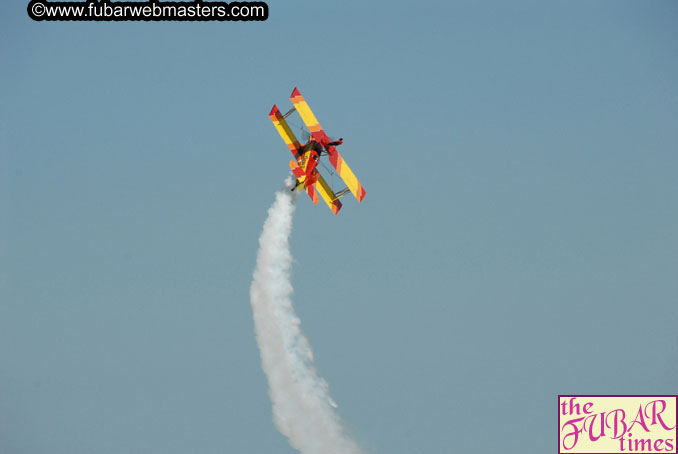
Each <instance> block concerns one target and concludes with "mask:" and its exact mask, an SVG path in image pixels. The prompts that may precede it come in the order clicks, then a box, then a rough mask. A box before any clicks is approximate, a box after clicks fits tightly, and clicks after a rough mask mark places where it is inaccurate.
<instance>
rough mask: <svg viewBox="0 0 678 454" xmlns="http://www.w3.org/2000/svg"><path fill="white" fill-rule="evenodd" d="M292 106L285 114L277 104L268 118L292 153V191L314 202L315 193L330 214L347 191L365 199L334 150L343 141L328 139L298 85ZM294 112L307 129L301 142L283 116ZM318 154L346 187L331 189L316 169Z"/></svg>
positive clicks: (361, 190)
mask: <svg viewBox="0 0 678 454" xmlns="http://www.w3.org/2000/svg"><path fill="white" fill-rule="evenodd" d="M290 99H291V100H292V104H293V107H292V109H291V110H289V111H288V112H287V113H285V114H282V113H281V112H280V110H279V109H278V106H276V105H274V106H273V109H271V113H270V114H269V117H270V118H271V121H273V124H274V125H275V128H276V129H277V130H278V132H279V133H280V137H282V139H283V140H284V141H285V143H286V144H287V147H288V148H289V149H290V151H291V152H292V155H294V159H292V160H291V161H290V169H291V170H292V173H293V174H294V177H295V178H296V185H295V187H294V188H292V190H295V189H300V188H302V189H303V190H305V191H306V193H308V195H309V197H310V198H311V200H313V203H315V204H317V203H318V194H320V197H321V198H322V199H323V200H324V201H325V203H326V204H327V206H329V207H330V210H332V212H333V213H334V214H337V213H339V210H340V209H341V202H340V201H339V199H340V198H341V197H343V196H344V195H346V194H348V193H349V192H350V193H351V194H353V195H354V196H355V198H356V199H358V202H362V200H363V198H365V189H364V188H363V187H362V185H361V184H360V182H359V181H358V179H357V178H356V176H355V175H354V174H353V171H352V170H351V168H350V167H349V166H348V164H346V161H344V159H343V158H342V157H341V155H340V154H339V152H338V151H337V147H338V146H339V145H341V144H342V143H343V140H342V139H339V140H334V141H333V140H331V139H330V138H329V136H328V135H327V134H326V133H325V131H324V130H323V128H322V126H320V123H318V120H317V119H316V118H315V115H313V112H312V111H311V108H310V107H309V106H308V103H307V102H306V100H304V97H303V96H301V93H300V92H299V89H298V88H295V89H294V91H293V92H292V95H291V96H290ZM294 112H298V113H299V116H300V117H301V119H302V120H303V122H304V124H305V125H306V127H307V128H308V130H309V140H308V142H306V143H305V144H301V143H300V142H299V140H297V138H296V137H295V135H294V133H293V132H292V129H290V126H289V124H288V123H287V120H286V118H287V117H289V116H290V115H292V114H293V113H294ZM321 156H327V157H328V158H329V161H330V164H332V166H333V167H334V169H335V170H336V174H337V175H339V176H340V177H341V179H342V180H343V181H344V183H346V188H344V189H341V190H339V191H337V192H334V191H333V190H332V188H331V187H330V185H329V184H327V181H326V180H325V178H323V176H322V175H321V174H320V172H319V171H318V164H319V162H320V158H321Z"/></svg>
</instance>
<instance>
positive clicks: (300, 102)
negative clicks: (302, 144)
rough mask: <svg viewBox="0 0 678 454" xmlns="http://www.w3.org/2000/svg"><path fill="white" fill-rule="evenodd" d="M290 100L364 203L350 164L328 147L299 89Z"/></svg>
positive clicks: (334, 148) (340, 173) (351, 188)
mask: <svg viewBox="0 0 678 454" xmlns="http://www.w3.org/2000/svg"><path fill="white" fill-rule="evenodd" d="M290 99H291V100H292V103H293V104H294V108H295V109H296V111H297V112H299V115H300V116H301V119H302V120H304V123H305V124H306V126H307V127H308V129H309V130H310V131H311V134H313V137H314V138H315V140H317V141H318V142H320V144H321V145H322V146H324V147H325V149H326V150H327V152H328V154H329V156H330V163H332V166H334V168H335V169H336V170H337V173H338V174H339V176H340V177H341V179H342V180H344V182H345V183H346V186H348V189H349V190H350V191H351V193H353V195H354V196H355V198H356V199H358V201H359V202H362V200H363V199H364V198H365V189H364V188H363V186H362V185H361V184H360V182H359V181H358V178H356V176H355V174H354V173H353V171H352V170H351V168H350V167H349V166H348V164H346V161H344V159H343V158H342V157H341V155H340V154H339V152H338V151H337V149H336V147H334V146H332V145H329V146H328V144H329V143H330V142H331V140H330V138H329V137H328V136H327V134H326V133H325V131H324V130H323V128H322V126H320V123H319V122H318V119H317V118H316V117H315V115H313V111H311V108H310V107H309V106H308V103H307V102H306V100H305V99H304V97H303V96H301V92H300V91H299V89H298V88H295V89H294V91H293V92H292V95H291V96H290Z"/></svg>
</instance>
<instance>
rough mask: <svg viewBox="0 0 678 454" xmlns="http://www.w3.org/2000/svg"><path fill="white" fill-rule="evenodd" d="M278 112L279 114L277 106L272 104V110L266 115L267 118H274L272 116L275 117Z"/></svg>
mask: <svg viewBox="0 0 678 454" xmlns="http://www.w3.org/2000/svg"><path fill="white" fill-rule="evenodd" d="M278 112H280V110H278V106H276V105H275V104H273V109H271V113H270V114H268V116H269V117H274V116H276V115H275V114H277V113H278Z"/></svg>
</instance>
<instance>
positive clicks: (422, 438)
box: [0, 1, 678, 454]
mask: <svg viewBox="0 0 678 454" xmlns="http://www.w3.org/2000/svg"><path fill="white" fill-rule="evenodd" d="M26 3H27V2H22V1H14V2H5V3H3V4H2V6H1V7H0V29H1V30H2V34H1V35H0V36H1V38H0V59H1V61H2V65H0V67H1V68H0V82H2V83H1V88H0V106H1V107H0V181H1V182H2V183H1V186H0V210H1V211H0V233H1V234H0V257H1V258H0V359H1V360H0V450H2V451H3V452H11V453H43V452H50V453H55V454H56V453H90V452H99V453H124V452H130V453H131V452H144V453H161V452H162V453H185V452H200V453H221V452H246V453H270V452H276V453H292V452H294V451H293V450H292V449H291V448H290V447H289V446H288V445H287V443H286V441H285V439H284V438H283V437H282V436H281V435H280V434H279V433H278V432H276V431H275V429H274V427H273V424H272V422H271V408H270V402H269V400H268V396H267V395H266V390H267V386H266V382H265V377H264V375H263V373H262V371H261V368H260V365H259V354H258V351H257V348H256V344H255V341H254V334H253V323H252V314H251V308H250V306H249V302H248V301H249V298H248V291H249V286H250V283H251V273H252V270H253V268H254V264H255V258H256V257H255V255H256V248H257V238H258V236H259V234H260V232H261V226H262V222H263V221H264V219H265V216H266V210H267V209H268V207H269V206H270V204H271V203H272V202H273V195H274V192H275V191H276V190H277V189H279V188H280V187H281V186H282V180H283V179H284V178H285V176H286V175H287V170H288V167H287V162H288V161H289V159H290V156H289V154H288V152H287V151H286V147H285V146H284V144H283V143H282V141H281V140H280V137H279V136H278V134H277V132H276V131H275V129H274V128H273V126H272V125H271V123H270V120H269V119H268V116H267V114H268V112H269V110H270V108H271V106H272V105H273V104H274V103H277V104H278V105H279V106H281V109H283V110H285V108H287V107H289V105H290V104H289V98H288V97H289V94H290V92H291V91H292V89H293V87H294V86H298V87H299V88H300V90H301V91H302V93H303V94H304V95H305V97H306V99H307V100H308V101H309V103H310V105H311V107H312V108H313V109H314V112H315V113H316V115H317V116H318V118H319V120H320V121H321V123H322V124H323V126H324V127H325V129H326V130H327V132H328V133H329V134H330V135H332V136H335V137H339V136H341V137H343V138H344V141H345V144H344V145H343V146H342V150H341V151H342V154H343V156H344V158H345V159H346V160H347V161H348V162H349V164H350V165H351V167H352V168H353V170H354V171H355V173H356V174H357V175H358V177H359V178H360V179H361V182H362V183H363V184H364V186H365V188H366V190H367V196H366V198H365V200H364V201H363V203H362V204H358V203H357V202H356V201H355V200H353V199H345V200H346V202H345V204H344V208H343V210H342V212H341V213H340V215H339V216H336V217H335V216H332V215H331V213H330V212H329V211H328V210H327V209H326V208H324V207H322V206H320V205H319V206H317V207H316V206H313V205H312V204H311V203H310V201H309V200H308V199H307V198H302V199H300V200H299V201H298V208H297V211H296V213H295V228H294V232H293V237H292V252H293V254H294V256H295V258H296V261H297V263H296V267H295V274H294V286H295V295H294V300H295V305H296V308H297V312H298V315H299V317H300V318H301V320H302V327H303V329H304V331H305V333H306V334H307V336H308V337H309V339H310V341H311V343H312V345H313V348H314V351H315V355H316V361H317V365H318V368H319V371H320V373H321V375H322V376H323V377H325V378H326V379H327V381H328V382H329V383H330V385H331V390H332V395H333V397H334V398H335V400H336V401H337V403H338V404H339V406H340V408H339V411H340V413H341V415H342V418H343V419H344V420H345V421H346V423H347V425H348V427H349V428H350V430H351V433H352V435H353V436H354V437H355V438H356V439H357V440H358V442H359V443H360V444H361V445H362V446H363V447H364V448H365V450H366V451H367V452H370V453H411V452H450V453H454V452H496V451H498V450H503V451H506V452H528V453H542V452H549V451H552V450H553V449H554V446H555V443H556V440H555V439H554V438H555V432H556V431H555V428H556V425H557V413H556V412H557V408H556V396H557V395H558V394H567V393H582V394H658V393H675V392H676V382H675V377H676V375H677V374H678V368H677V366H676V364H677V363H676V355H677V353H678V347H677V345H678V335H677V334H676V330H675V323H676V319H677V317H678V308H677V306H676V301H677V300H678V298H677V297H678V284H677V282H678V272H677V271H678V268H677V264H676V257H677V256H678V238H677V237H676V233H675V232H676V231H678V203H677V202H676V201H677V200H678V187H677V185H676V181H675V180H676V178H675V176H676V174H677V171H678V168H677V167H678V166H677V164H678V158H677V154H676V152H677V151H678V150H677V143H678V140H677V139H678V128H677V127H676V124H677V120H678V92H677V86H676V81H678V58H677V57H678V51H676V46H675V43H676V42H677V41H678V39H677V38H678V36H677V33H678V32H677V31H676V30H677V28H676V26H675V24H676V23H677V22H678V5H677V4H676V3H675V2H649V3H647V2H609V1H604V2H590V3H588V2H574V3H573V2H548V3H546V2H536V1H534V2H532V1H521V2H499V1H497V2H471V1H469V2H426V3H425V4H414V3H411V2H409V3H406V2H399V1H394V2H370V3H369V4H364V3H361V2H341V3H339V2H335V3H320V2H309V1H285V2H282V1H270V2H268V4H269V7H270V15H269V19H268V20H267V21H266V22H259V23H256V22H249V23H228V22H224V23H69V22H60V23H45V22H42V23H37V22H33V21H32V20H30V19H29V18H28V16H27V14H26Z"/></svg>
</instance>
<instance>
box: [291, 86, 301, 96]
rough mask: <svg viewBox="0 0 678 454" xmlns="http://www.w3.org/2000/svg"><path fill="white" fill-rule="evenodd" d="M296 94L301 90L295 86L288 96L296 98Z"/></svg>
mask: <svg viewBox="0 0 678 454" xmlns="http://www.w3.org/2000/svg"><path fill="white" fill-rule="evenodd" d="M297 96H301V92H300V91H299V89H298V88H297V87H294V90H293V91H292V94H291V95H290V98H296V97H297Z"/></svg>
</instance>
